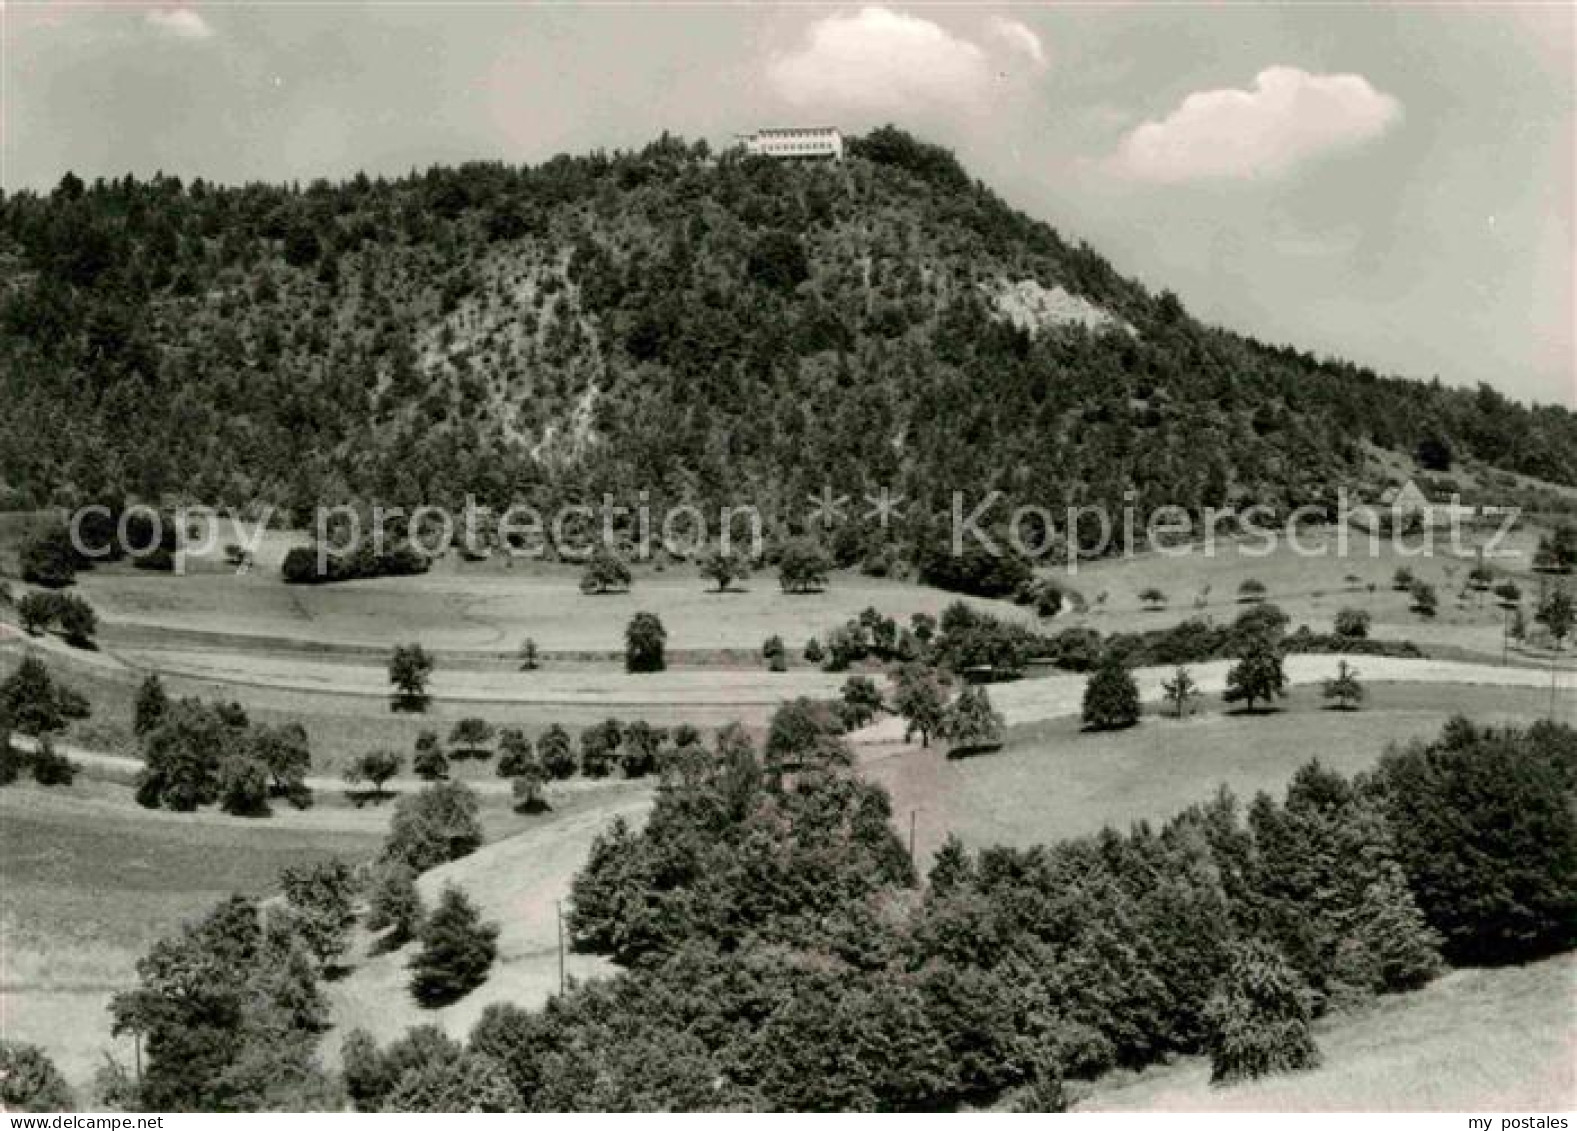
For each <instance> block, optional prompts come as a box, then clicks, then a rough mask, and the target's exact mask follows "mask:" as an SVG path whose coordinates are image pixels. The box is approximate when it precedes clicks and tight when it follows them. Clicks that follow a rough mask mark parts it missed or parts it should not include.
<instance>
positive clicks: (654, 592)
mask: <svg viewBox="0 0 1577 1131" xmlns="http://www.w3.org/2000/svg"><path fill="white" fill-rule="evenodd" d="M632 572H633V573H634V575H635V582H634V585H633V587H632V589H631V590H630V591H629V592H627V593H607V594H600V595H596V596H588V595H586V594H583V593H581V592H580V589H579V580H580V570H579V568H578V567H576V566H573V565H567V564H565V565H559V564H552V563H541V562H522V563H520V564H518V565H514V566H508V565H506V564H504V563H503V562H502V561H501V560H495V561H489V562H480V563H467V562H463V561H459V560H458V559H457V558H456V557H455V556H453V555H451V556H450V557H447V558H445V559H442V560H440V561H439V562H438V563H437V564H436V565H435V567H434V568H433V570H432V571H431V572H429V573H427V574H424V575H422V576H419V577H401V578H380V579H374V580H367V581H352V582H342V583H339V584H335V585H321V586H310V585H308V586H303V585H286V584H285V583H284V582H283V581H281V580H280V577H279V573H278V571H277V569H273V570H270V569H268V568H266V566H261V565H260V566H259V567H258V568H257V569H256V570H254V571H253V572H251V573H248V574H246V575H242V576H236V575H235V574H234V572H233V571H226V570H221V569H219V568H217V567H214V568H205V569H201V570H199V571H197V572H191V573H189V574H188V575H186V576H184V577H177V576H173V575H168V574H150V573H147V572H144V571H138V570H135V569H132V568H130V567H129V566H124V565H115V566H108V567H105V568H101V569H96V570H93V571H91V572H89V573H84V574H82V575H80V577H79V579H78V588H79V589H80V591H81V592H82V593H83V595H84V596H86V597H87V599H88V600H89V601H91V602H92V603H93V605H94V607H95V608H96V609H97V610H98V611H99V614H100V615H101V616H102V617H103V618H104V620H105V622H106V625H105V630H104V638H105V640H106V641H107V642H109V643H110V644H111V645H114V644H115V642H116V640H117V633H118V632H119V633H124V636H125V639H127V640H128V641H132V642H137V643H145V642H149V641H156V640H157V636H156V634H157V632H158V631H160V630H174V631H176V632H182V633H201V634H222V635H230V636H236V637H242V638H246V637H252V638H256V639H259V640H267V639H269V638H273V639H276V640H281V639H289V640H291V641H296V642H304V643H311V644H318V645H323V646H328V647H347V646H349V647H370V648H380V649H382V648H388V647H390V646H391V645H393V644H396V643H401V642H403V641H407V640H420V641H421V642H422V643H423V644H424V645H426V646H427V647H429V648H432V649H437V650H440V651H444V650H466V651H483V652H492V653H507V654H513V653H514V651H515V649H516V648H517V647H518V646H519V644H520V642H521V640H523V639H524V638H525V637H527V636H530V637H532V638H533V639H535V640H536V642H537V644H538V646H539V647H540V648H542V649H543V650H545V651H547V652H550V653H551V652H572V653H573V652H586V651H591V652H604V653H610V652H617V651H618V650H620V649H622V648H623V644H624V627H625V625H626V624H627V623H628V622H629V619H630V617H631V616H633V615H634V614H635V613H637V612H641V611H646V612H653V613H656V614H657V615H658V616H659V617H660V618H662V621H663V624H664V625H665V626H666V627H667V629H668V647H669V648H670V649H671V650H673V651H674V652H676V653H680V654H684V653H689V652H703V653H704V652H709V651H715V650H718V649H746V650H750V651H752V652H753V651H755V650H756V649H759V648H760V646H761V642H762V641H763V640H765V639H766V638H767V637H768V636H772V635H779V636H782V638H783V639H784V641H785V642H787V643H788V645H789V646H790V648H791V649H794V650H795V651H796V655H797V649H798V648H799V647H800V646H802V645H803V644H804V643H805V641H806V640H808V639H809V638H810V637H811V636H818V635H824V634H825V633H826V632H827V630H829V629H831V628H833V627H835V626H837V625H839V624H842V623H843V622H844V621H846V620H847V619H848V618H849V617H851V616H855V615H856V614H858V613H859V612H860V611H861V610H862V609H864V608H866V607H868V606H873V607H875V608H876V609H878V610H880V611H881V612H882V613H885V614H890V615H893V616H895V617H898V618H900V619H907V618H908V617H909V615H910V614H911V613H916V612H929V613H933V614H934V613H938V612H940V611H941V610H942V609H943V608H944V607H945V606H946V605H947V604H948V603H950V602H951V601H953V600H956V599H957V598H956V597H955V596H954V595H953V594H949V593H945V592H943V591H941V590H938V589H932V588H929V587H926V586H921V585H913V584H908V583H904V582H900V581H892V580H884V579H878V578H871V577H865V576H862V575H860V574H857V573H847V572H841V573H837V574H834V575H833V577H832V579H831V584H830V585H829V587H828V588H827V589H826V590H825V591H823V592H821V593H810V594H792V595H791V594H786V593H784V592H783V591H782V590H781V588H780V587H779V585H778V582H777V578H776V575H775V574H772V573H770V572H767V573H762V574H760V575H758V576H756V577H754V578H751V579H748V580H746V581H743V582H737V583H735V586H734V587H732V588H731V589H730V590H729V591H728V592H726V593H718V592H716V591H715V588H714V587H713V585H712V583H711V582H709V581H705V580H703V579H702V578H701V577H699V576H698V575H697V572H696V570H695V568H694V567H693V566H677V565H676V566H669V567H667V568H666V569H662V570H658V569H657V568H656V567H654V566H651V565H636V566H634V567H633V570H632ZM979 603H980V604H982V605H983V606H989V605H992V604H998V605H999V608H1000V609H1011V608H1012V606H1005V605H1000V604H999V603H994V602H979Z"/></svg>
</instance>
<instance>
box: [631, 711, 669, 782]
mask: <svg viewBox="0 0 1577 1131" xmlns="http://www.w3.org/2000/svg"><path fill="white" fill-rule="evenodd" d="M667 737H668V732H667V731H666V730H660V729H658V728H657V727H654V726H652V725H651V724H650V723H648V722H646V721H645V720H644V719H636V720H635V721H634V722H633V723H630V724H629V725H628V726H626V727H625V728H624V743H623V748H624V754H623V756H622V757H621V758H620V759H619V765H620V768H622V769H623V770H624V776H625V777H627V778H644V777H645V776H646V775H647V774H650V773H655V772H656V770H657V762H658V756H659V754H660V753H661V751H662V746H663V742H664V741H665V740H666V739H667Z"/></svg>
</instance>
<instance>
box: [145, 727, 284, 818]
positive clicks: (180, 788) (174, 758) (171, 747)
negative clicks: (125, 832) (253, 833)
mask: <svg viewBox="0 0 1577 1131" xmlns="http://www.w3.org/2000/svg"><path fill="white" fill-rule="evenodd" d="M245 729H246V724H245V721H244V720H237V719H236V718H235V717H234V716H231V715H229V714H227V713H226V712H224V711H222V710H221V709H220V708H219V706H218V705H212V704H206V703H202V702H200V701H198V700H196V699H182V700H180V701H179V702H176V703H172V704H171V705H170V708H169V710H168V712H166V715H165V718H164V721H163V722H161V723H160V724H159V725H158V726H156V727H154V728H153V730H151V731H149V732H148V734H147V735H146V736H145V737H144V739H143V743H142V761H143V767H142V770H141V772H140V773H139V774H138V778H137V801H138V803H139V804H142V805H145V806H147V807H148V808H157V807H159V806H161V805H162V806H164V807H165V808H167V809H174V810H176V811H177V812H190V811H191V810H193V809H196V808H197V807H198V806H199V805H210V804H212V803H213V802H215V801H218V800H219V799H220V792H221V777H220V769H221V764H222V763H224V762H225V761H226V760H227V759H230V758H232V757H234V752H235V750H236V748H237V747H242V746H244V745H245V743H246V741H247V739H246V735H245ZM258 770H259V771H260V772H259V773H252V772H251V769H250V768H249V767H246V766H232V767H230V768H229V770H228V773H227V778H228V780H227V782H226V783H225V784H226V785H227V786H228V787H229V788H228V789H227V791H226V792H228V793H229V794H230V796H231V804H233V805H242V806H245V805H246V803H247V800H248V798H247V792H248V789H249V788H251V786H252V785H257V786H260V787H261V789H262V791H263V793H264V794H265V796H266V793H267V776H266V771H262V768H261V767H258ZM248 779H251V781H250V782H249V781H248Z"/></svg>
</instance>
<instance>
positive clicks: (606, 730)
mask: <svg viewBox="0 0 1577 1131" xmlns="http://www.w3.org/2000/svg"><path fill="white" fill-rule="evenodd" d="M623 741H624V728H623V727H622V726H621V725H620V724H619V720H618V719H604V720H603V721H602V722H600V723H597V724H595V725H594V726H589V727H587V728H586V729H585V730H583V731H581V732H580V772H581V773H583V774H585V775H586V776H587V777H588V778H605V777H607V776H608V775H609V774H611V773H612V772H613V767H614V764H615V763H616V762H617V761H618V757H619V744H620V743H621V742H623Z"/></svg>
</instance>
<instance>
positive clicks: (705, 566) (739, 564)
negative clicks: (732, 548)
mask: <svg viewBox="0 0 1577 1131" xmlns="http://www.w3.org/2000/svg"><path fill="white" fill-rule="evenodd" d="M701 576H702V577H704V578H706V579H708V580H710V581H715V582H717V591H718V592H719V593H723V592H726V591H727V589H728V586H729V583H730V582H732V581H734V580H735V579H738V578H745V577H749V576H750V563H749V562H748V561H747V560H746V559H745V556H744V555H743V554H738V553H724V552H723V551H722V550H721V549H717V550H713V551H711V552H710V553H709V554H707V555H706V557H705V558H703V559H702V560H701Z"/></svg>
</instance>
